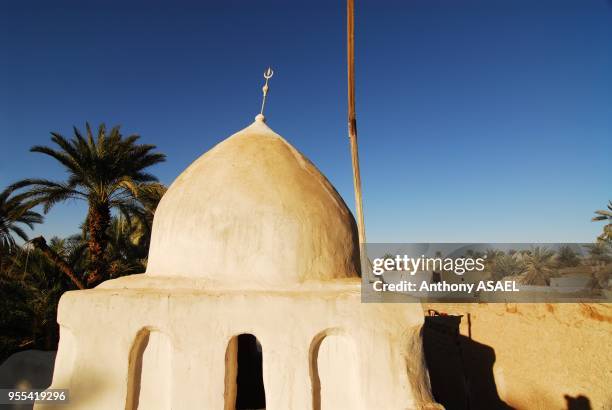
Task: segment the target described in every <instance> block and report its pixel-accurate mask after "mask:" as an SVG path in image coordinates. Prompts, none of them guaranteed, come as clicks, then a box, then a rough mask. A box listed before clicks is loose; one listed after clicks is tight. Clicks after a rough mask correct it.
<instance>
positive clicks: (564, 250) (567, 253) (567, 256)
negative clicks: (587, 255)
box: [557, 245, 580, 268]
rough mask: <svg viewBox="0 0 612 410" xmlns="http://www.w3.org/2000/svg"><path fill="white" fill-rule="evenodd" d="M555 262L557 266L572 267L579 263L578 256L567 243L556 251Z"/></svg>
mask: <svg viewBox="0 0 612 410" xmlns="http://www.w3.org/2000/svg"><path fill="white" fill-rule="evenodd" d="M557 263H558V264H559V267H562V268H565V267H574V266H578V265H579V264H580V257H579V256H578V254H577V253H576V251H574V250H573V249H572V247H571V246H569V245H563V246H561V247H560V248H559V250H558V251H557Z"/></svg>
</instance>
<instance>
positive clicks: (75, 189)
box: [19, 123, 165, 286]
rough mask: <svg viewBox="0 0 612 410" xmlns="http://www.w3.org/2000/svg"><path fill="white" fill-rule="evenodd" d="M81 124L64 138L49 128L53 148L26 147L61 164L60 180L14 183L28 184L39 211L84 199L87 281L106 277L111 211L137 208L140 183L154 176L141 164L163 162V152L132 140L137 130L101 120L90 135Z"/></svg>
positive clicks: (128, 211) (136, 210)
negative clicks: (127, 131) (121, 128)
mask: <svg viewBox="0 0 612 410" xmlns="http://www.w3.org/2000/svg"><path fill="white" fill-rule="evenodd" d="M85 128H86V136H85V137H84V136H83V135H82V133H81V132H80V131H79V130H78V129H77V128H76V127H74V136H73V138H71V139H70V140H68V139H66V138H65V137H63V136H62V135H60V134H58V133H51V140H52V141H53V142H54V143H55V144H56V145H57V146H58V147H59V149H53V148H50V147H46V146H38V145H37V146H34V147H32V148H31V149H30V151H32V152H39V153H42V154H45V155H48V156H50V157H51V158H54V159H55V160H57V161H58V162H59V163H60V164H62V165H63V166H64V167H65V168H66V170H67V171H68V176H67V179H66V180H65V181H61V182H56V181H50V180H47V179H28V180H24V181H22V182H21V183H20V185H19V186H29V191H28V196H29V198H30V199H31V201H32V203H33V204H42V205H43V210H44V212H45V213H46V212H48V211H49V209H50V208H51V207H52V206H53V205H55V204H57V203H58V202H62V201H66V200H69V199H80V200H85V201H87V203H88V205H89V207H88V211H87V218H86V227H87V234H88V235H87V236H88V241H87V246H88V250H89V263H88V265H89V266H88V274H87V284H88V285H89V286H92V285H95V284H97V283H99V282H100V281H102V280H104V279H106V278H107V277H108V261H107V260H106V258H105V251H106V248H107V245H108V239H109V238H108V234H107V230H108V228H109V226H110V223H111V210H112V209H117V210H118V211H119V212H120V213H122V214H124V215H126V217H129V216H128V215H133V214H135V213H141V212H142V209H141V208H142V207H141V204H140V203H139V202H138V193H139V191H140V190H142V185H143V184H148V183H152V182H156V181H157V178H155V176H153V175H151V174H149V173H147V172H145V169H146V168H148V167H150V166H152V165H155V164H157V163H160V162H162V161H164V160H165V155H164V154H161V153H158V152H154V150H155V148H156V147H155V146H154V145H149V144H138V143H137V142H138V139H139V137H138V136H137V135H130V136H128V137H123V136H122V135H121V133H120V132H119V127H118V126H116V127H114V128H113V129H111V130H110V132H107V131H106V127H105V125H104V124H102V125H100V126H99V128H98V132H97V135H96V136H95V137H94V135H93V133H92V131H91V128H90V126H89V124H87V123H86V125H85Z"/></svg>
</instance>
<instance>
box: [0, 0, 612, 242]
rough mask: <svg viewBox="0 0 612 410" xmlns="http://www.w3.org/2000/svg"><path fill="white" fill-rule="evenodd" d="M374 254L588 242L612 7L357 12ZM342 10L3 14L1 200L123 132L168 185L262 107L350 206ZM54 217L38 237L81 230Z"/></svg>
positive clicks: (600, 197) (603, 177)
mask: <svg viewBox="0 0 612 410" xmlns="http://www.w3.org/2000/svg"><path fill="white" fill-rule="evenodd" d="M356 7H357V10H356V64H357V66H356V68H357V79H356V80H357V119H358V129H359V144H360V159H361V170H362V179H363V193H364V211H365V226H366V234H367V239H368V241H369V242H386V243H404V242H406V243H422V242H466V243H489V242H491V243H496V242H504V243H510V242H515V243H522V242H543V243H545V242H555V243H556V242H571V243H573V242H593V241H594V240H595V239H596V237H597V236H598V235H599V234H600V233H601V230H602V227H603V223H597V222H591V221H590V220H591V218H592V217H593V216H594V211H595V210H598V209H604V208H605V206H606V204H607V203H608V200H610V199H612V192H611V188H612V161H611V159H612V158H611V155H610V153H611V152H612V115H611V113H612V75H610V73H612V47H610V44H612V3H611V2H609V1H606V0H559V1H551V0H541V1H538V2H531V1H527V0H516V1H510V0H498V1H493V2H492V1H486V0H462V1H453V0H439V1H426V0H415V1H413V2H409V3H406V2H397V1H387V2H378V3H376V5H375V4H373V3H366V2H360V1H358V2H357V4H356ZM344 18H345V16H344V4H343V3H342V4H341V3H338V4H335V3H329V2H323V1H319V2H315V4H312V3H309V4H302V3H296V4H287V3H286V2H279V1H262V2H259V3H257V4H256V5H255V4H251V3H248V4H247V3H240V2H219V1H214V2H211V1H204V2H191V1H184V2H180V3H174V4H170V3H164V2H158V1H150V2H146V3H145V2H134V3H130V4H129V5H124V4H122V3H121V2H114V1H110V2H104V3H102V2H88V3H87V4H83V3H81V2H77V1H73V0H70V1H69V0H61V1H57V2H54V3H52V4H51V3H48V2H43V1H33V2H29V3H28V4H22V3H20V4H12V3H11V4H8V3H7V4H3V5H2V6H0V26H1V27H0V59H1V60H2V61H3V64H2V65H1V66H0V89H2V93H1V94H0V95H1V97H0V141H1V142H0V144H1V145H0V146H1V147H2V149H1V150H0V189H4V188H5V187H6V186H7V185H9V184H10V183H13V182H15V181H17V180H20V179H23V178H32V177H45V178H49V179H54V180H61V179H62V178H63V177H64V175H65V173H64V171H63V169H62V167H61V166H60V165H59V164H58V163H56V162H55V161H54V160H51V159H49V158H47V157H45V156H44V155H41V154H36V153H30V152H29V148H30V147H31V146H33V145H52V143H51V140H50V134H49V133H50V132H51V131H55V132H60V133H61V134H62V135H64V136H65V137H72V126H73V125H74V126H76V127H77V128H79V129H84V126H85V122H86V121H89V123H90V124H91V126H92V127H95V128H97V126H98V125H99V124H100V123H101V122H105V123H106V125H107V127H111V126H113V125H116V124H122V128H121V129H122V133H123V135H129V134H132V133H136V134H140V135H141V142H143V143H150V144H155V145H157V146H158V150H159V151H160V152H163V153H165V154H167V160H166V162H165V163H163V164H161V165H158V166H155V167H152V168H151V172H152V173H153V174H155V175H156V176H158V177H159V179H160V181H161V182H162V183H164V184H166V185H169V184H170V183H171V182H172V181H173V180H174V179H175V178H176V177H177V176H178V175H179V174H180V172H182V170H184V169H185V168H186V167H187V166H188V165H189V164H190V163H191V162H193V161H194V160H196V159H197V158H198V157H199V156H200V155H202V154H203V153H204V152H206V151H207V150H209V149H210V148H212V147H213V146H214V145H215V144H217V143H219V142H221V141H222V140H223V139H225V138H227V137H228V136H230V135H231V134H233V133H235V132H237V131H239V130H240V129H242V128H244V127H246V126H247V125H249V124H250V123H251V122H252V120H253V118H254V116H255V115H256V114H258V113H259V108H260V104H261V86H262V85H263V77H262V74H263V71H264V70H265V68H266V67H267V66H272V67H273V68H274V70H275V75H274V77H273V78H272V79H271V81H270V93H269V95H268V101H267V103H266V112H265V115H266V118H267V122H268V125H269V126H270V127H271V128H272V129H274V130H275V131H276V132H278V133H279V134H281V135H283V137H285V138H286V139H287V140H288V141H289V142H290V143H292V144H293V145H294V146H295V147H296V148H297V149H298V150H300V151H301V152H302V153H304V154H305V155H306V156H307V157H308V158H309V159H311V160H312V161H313V163H314V164H315V165H316V166H317V167H318V168H319V169H320V170H321V171H322V172H323V174H325V175H326V176H327V177H328V178H329V180H330V181H331V183H332V184H333V185H334V186H335V187H336V188H337V189H338V191H339V192H340V194H341V195H342V197H343V198H344V200H345V201H346V203H347V204H348V205H349V207H350V208H351V209H354V205H353V204H354V194H353V187H352V179H351V162H350V151H349V143H348V137H347V129H346V66H345V64H346V61H345V58H346V56H345V40H344V35H345V32H344V30H345V27H344ZM86 211H87V205H86V204H85V203H64V204H59V205H56V206H55V207H54V208H53V209H51V211H50V212H49V214H47V215H46V216H45V223H44V224H42V225H39V226H36V229H35V230H34V231H29V230H28V231H27V233H28V234H29V235H30V237H35V236H37V235H41V234H42V235H44V236H45V237H46V238H47V239H50V238H51V237H52V236H60V237H66V236H69V235H72V234H74V233H77V232H79V224H80V223H81V222H82V221H83V220H84V218H85V214H86Z"/></svg>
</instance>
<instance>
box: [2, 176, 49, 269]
mask: <svg viewBox="0 0 612 410" xmlns="http://www.w3.org/2000/svg"><path fill="white" fill-rule="evenodd" d="M15 189H16V187H15V186H9V187H8V188H6V189H5V190H4V191H2V192H0V258H1V257H2V255H3V254H4V253H10V252H11V251H13V250H14V249H15V246H16V243H15V238H14V236H13V235H16V236H18V237H19V238H21V239H23V240H24V241H27V240H28V235H27V234H26V232H25V231H24V229H23V227H22V226H20V225H25V226H27V227H29V228H30V229H33V228H34V224H39V223H42V221H43V217H42V216H41V215H40V214H39V213H37V212H34V211H32V210H31V209H30V206H29V204H27V203H25V202H24V200H23V196H22V195H13V194H14V193H15Z"/></svg>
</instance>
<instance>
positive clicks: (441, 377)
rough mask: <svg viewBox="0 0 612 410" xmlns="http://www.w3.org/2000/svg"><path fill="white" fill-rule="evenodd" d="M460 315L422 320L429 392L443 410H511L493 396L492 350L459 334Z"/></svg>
mask: <svg viewBox="0 0 612 410" xmlns="http://www.w3.org/2000/svg"><path fill="white" fill-rule="evenodd" d="M460 323H461V316H446V315H432V316H426V317H425V324H424V326H423V349H424V351H425V361H426V362H427V367H428V368H429V377H430V380H431V388H432V393H433V396H434V398H435V399H436V401H437V402H438V403H440V404H442V405H443V406H444V407H445V408H446V409H447V410H481V409H482V410H512V409H513V408H512V407H510V406H508V405H507V404H506V403H505V402H504V401H503V400H502V399H501V398H500V397H499V394H498V393H497V386H496V384H495V378H494V376H493V364H494V363H495V351H494V350H493V348H491V347H490V346H487V345H484V344H481V343H477V342H475V341H473V340H472V339H470V338H468V337H465V336H462V335H460V334H459V324H460Z"/></svg>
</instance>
